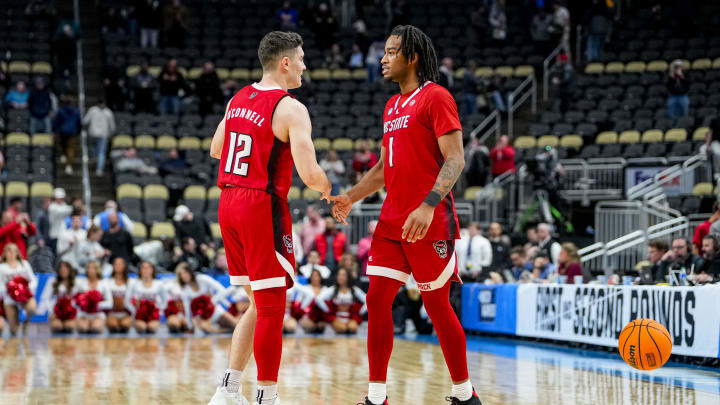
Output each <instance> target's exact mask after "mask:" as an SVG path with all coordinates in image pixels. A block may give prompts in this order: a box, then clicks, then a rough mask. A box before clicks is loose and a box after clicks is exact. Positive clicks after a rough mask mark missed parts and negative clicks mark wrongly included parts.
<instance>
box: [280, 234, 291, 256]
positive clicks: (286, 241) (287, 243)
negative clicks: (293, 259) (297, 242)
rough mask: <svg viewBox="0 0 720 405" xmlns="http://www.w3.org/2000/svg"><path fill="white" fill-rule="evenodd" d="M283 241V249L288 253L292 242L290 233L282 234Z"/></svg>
mask: <svg viewBox="0 0 720 405" xmlns="http://www.w3.org/2000/svg"><path fill="white" fill-rule="evenodd" d="M282 239H283V243H284V244H285V250H287V252H288V253H292V252H293V244H292V236H290V235H283V238H282Z"/></svg>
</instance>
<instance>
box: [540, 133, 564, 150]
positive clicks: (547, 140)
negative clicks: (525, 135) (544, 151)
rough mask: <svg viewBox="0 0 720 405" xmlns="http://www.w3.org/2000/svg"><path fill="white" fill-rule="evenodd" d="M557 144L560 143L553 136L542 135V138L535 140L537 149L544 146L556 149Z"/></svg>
mask: <svg viewBox="0 0 720 405" xmlns="http://www.w3.org/2000/svg"><path fill="white" fill-rule="evenodd" d="M559 143H560V140H559V139H558V137H557V136H555V135H544V136H541V137H539V138H538V140H537V146H538V148H544V147H546V146H551V147H553V148H556V147H557V146H558V144H559Z"/></svg>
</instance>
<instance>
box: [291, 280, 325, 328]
mask: <svg viewBox="0 0 720 405" xmlns="http://www.w3.org/2000/svg"><path fill="white" fill-rule="evenodd" d="M298 287H300V286H298ZM301 287H302V290H303V291H304V293H303V294H302V297H298V298H302V299H301V300H300V301H298V302H299V306H300V310H301V311H303V315H302V318H300V326H302V328H303V329H304V330H305V332H307V333H322V331H324V330H325V326H326V325H327V322H326V316H325V314H324V313H323V311H322V310H321V309H320V307H318V305H317V304H316V303H315V298H317V297H318V296H319V295H320V294H322V293H323V292H324V291H325V290H327V289H328V288H327V287H324V286H323V285H322V274H320V271H318V270H313V271H312V273H310V284H308V285H305V286H301ZM299 295H300V294H299Z"/></svg>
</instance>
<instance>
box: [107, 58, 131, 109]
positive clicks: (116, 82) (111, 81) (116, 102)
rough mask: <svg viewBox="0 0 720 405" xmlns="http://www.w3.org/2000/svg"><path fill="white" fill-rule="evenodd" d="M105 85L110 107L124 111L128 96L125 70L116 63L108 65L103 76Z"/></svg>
mask: <svg viewBox="0 0 720 405" xmlns="http://www.w3.org/2000/svg"><path fill="white" fill-rule="evenodd" d="M103 87H104V89H105V100H106V101H107V106H108V108H110V110H112V111H124V110H125V101H126V97H127V88H126V86H125V74H124V70H123V71H121V68H120V67H119V66H117V65H116V64H111V65H109V66H107V69H105V74H104V77H103Z"/></svg>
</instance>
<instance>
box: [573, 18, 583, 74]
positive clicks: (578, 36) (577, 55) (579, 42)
mask: <svg viewBox="0 0 720 405" xmlns="http://www.w3.org/2000/svg"><path fill="white" fill-rule="evenodd" d="M581 48H582V25H580V24H578V25H577V28H576V30H575V66H580V63H581V62H582V59H581V58H582V56H581V54H582V52H581V51H580V49H581Z"/></svg>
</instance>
